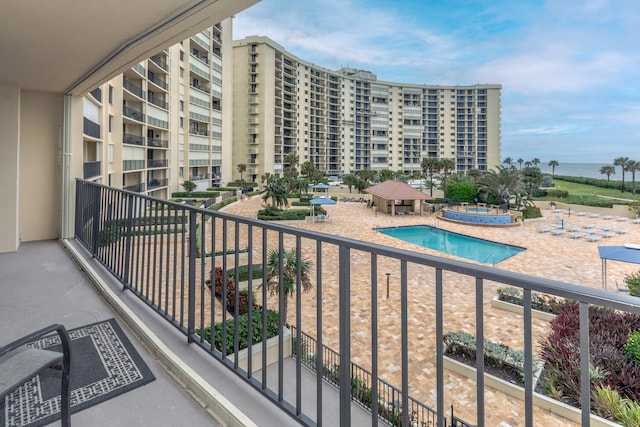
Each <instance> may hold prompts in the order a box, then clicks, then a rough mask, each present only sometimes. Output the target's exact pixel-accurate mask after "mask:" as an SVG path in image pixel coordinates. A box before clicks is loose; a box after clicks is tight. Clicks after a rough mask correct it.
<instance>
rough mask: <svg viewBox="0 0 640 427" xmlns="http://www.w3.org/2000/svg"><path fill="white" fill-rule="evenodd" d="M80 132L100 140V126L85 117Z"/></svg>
mask: <svg viewBox="0 0 640 427" xmlns="http://www.w3.org/2000/svg"><path fill="white" fill-rule="evenodd" d="M82 132H83V133H84V134H85V135H87V136H90V137H93V138H97V139H100V125H99V124H98V123H96V122H94V121H92V120H89V119H87V118H86V117H84V120H83V122H82Z"/></svg>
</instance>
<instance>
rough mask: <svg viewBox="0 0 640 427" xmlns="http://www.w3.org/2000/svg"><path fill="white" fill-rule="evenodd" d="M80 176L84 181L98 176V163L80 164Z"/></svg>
mask: <svg viewBox="0 0 640 427" xmlns="http://www.w3.org/2000/svg"><path fill="white" fill-rule="evenodd" d="M82 176H83V177H84V179H90V178H95V177H96V176H100V162H85V163H83V164H82Z"/></svg>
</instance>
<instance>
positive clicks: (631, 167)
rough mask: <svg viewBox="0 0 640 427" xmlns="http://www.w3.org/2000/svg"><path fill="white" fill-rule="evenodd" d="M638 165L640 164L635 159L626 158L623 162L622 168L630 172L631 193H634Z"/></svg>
mask: <svg viewBox="0 0 640 427" xmlns="http://www.w3.org/2000/svg"><path fill="white" fill-rule="evenodd" d="M638 166H640V164H639V163H638V162H636V161H635V160H627V162H626V163H625V164H624V170H625V171H627V172H631V183H632V184H631V192H632V193H633V194H636V171H637V170H638Z"/></svg>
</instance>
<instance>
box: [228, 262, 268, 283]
mask: <svg viewBox="0 0 640 427" xmlns="http://www.w3.org/2000/svg"><path fill="white" fill-rule="evenodd" d="M251 267H252V270H251V278H252V279H261V278H262V264H253V265H252V266H251ZM227 275H228V276H229V277H235V275H236V269H235V268H230V269H228V270H227ZM238 279H239V281H241V282H244V281H247V280H249V266H248V265H241V266H240V267H238Z"/></svg>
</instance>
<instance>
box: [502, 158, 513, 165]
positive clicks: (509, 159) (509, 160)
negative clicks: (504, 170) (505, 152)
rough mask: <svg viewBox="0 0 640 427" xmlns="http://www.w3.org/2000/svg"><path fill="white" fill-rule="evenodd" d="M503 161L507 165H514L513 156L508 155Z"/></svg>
mask: <svg viewBox="0 0 640 427" xmlns="http://www.w3.org/2000/svg"><path fill="white" fill-rule="evenodd" d="M502 163H503V164H505V165H507V166H509V167H511V166H513V159H512V158H511V157H507V158H506V159H504V160H503V161H502Z"/></svg>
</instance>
